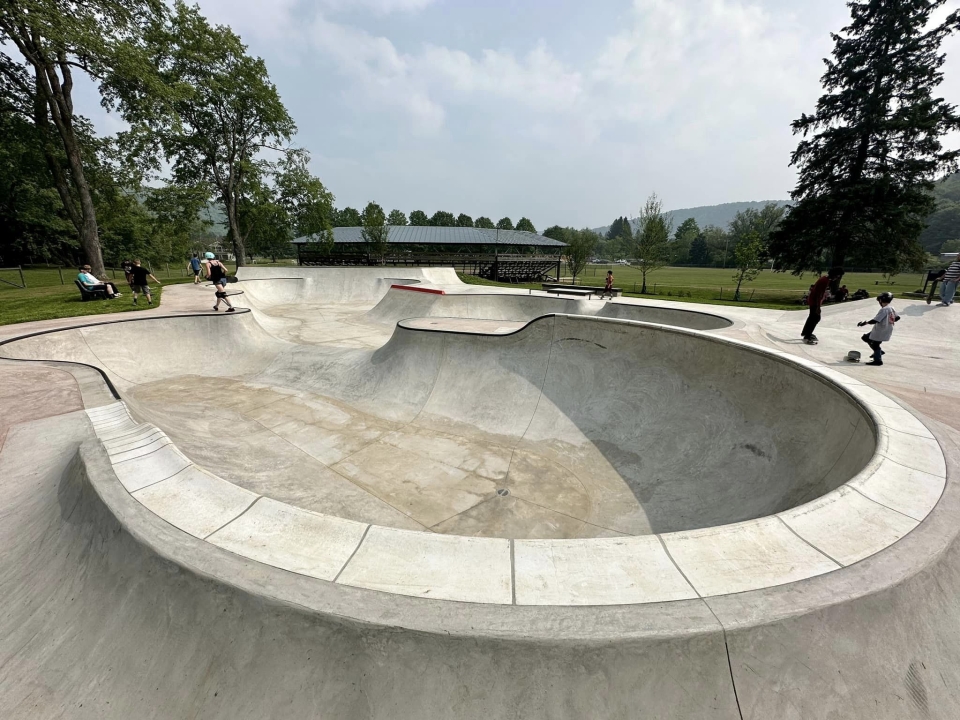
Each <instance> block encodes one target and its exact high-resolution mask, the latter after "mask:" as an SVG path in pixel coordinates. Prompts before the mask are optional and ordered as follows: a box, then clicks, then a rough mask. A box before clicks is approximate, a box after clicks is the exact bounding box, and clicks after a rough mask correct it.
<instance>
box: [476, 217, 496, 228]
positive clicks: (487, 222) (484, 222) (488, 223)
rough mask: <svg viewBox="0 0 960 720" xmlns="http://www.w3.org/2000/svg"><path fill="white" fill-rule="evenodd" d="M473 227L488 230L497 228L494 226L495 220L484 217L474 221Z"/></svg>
mask: <svg viewBox="0 0 960 720" xmlns="http://www.w3.org/2000/svg"><path fill="white" fill-rule="evenodd" d="M473 226H474V227H478V228H486V229H487V230H493V229H494V228H496V227H497V226H496V225H494V224H493V220H491V219H490V218H488V217H484V216H483V215H481V216H480V217H478V218H477V219H476V220H474V221H473Z"/></svg>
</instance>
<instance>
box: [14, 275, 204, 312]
mask: <svg viewBox="0 0 960 720" xmlns="http://www.w3.org/2000/svg"><path fill="white" fill-rule="evenodd" d="M153 274H154V275H155V276H156V277H157V279H158V280H160V282H162V283H163V286H166V285H176V284H179V283H187V282H193V274H192V273H189V274H188V273H187V271H186V265H185V264H184V268H183V269H180V268H170V269H167V268H166V267H163V268H157V269H155V270H154V271H153ZM107 275H109V276H110V279H111V280H113V282H114V283H115V284H116V286H117V289H118V290H119V291H120V292H121V293H122V294H123V297H121V298H118V299H116V300H89V301H87V302H83V301H81V300H80V291H79V290H77V286H76V285H74V284H73V281H74V279H75V278H76V277H77V271H76V270H74V269H72V268H71V269H69V270H68V269H66V268H64V269H63V271H62V278H63V284H61V282H60V279H61V272H58V271H57V268H55V267H54V268H31V269H29V270H24V271H23V279H24V281H25V283H26V285H27V287H26V288H18V287H13V286H12V285H9V284H8V283H9V282H14V283H19V282H20V274H19V273H18V272H17V271H15V270H14V271H10V270H2V271H0V280H6V281H7V282H0V325H11V324H13V323H23V322H32V321H34V320H52V319H55V318H65V317H76V316H81V315H106V314H109V313H120V312H122V313H130V312H140V311H142V310H146V309H148V308H150V307H151V306H150V305H147V302H146V300H144V299H143V297H141V298H140V304H139V305H134V304H133V297H132V294H131V293H130V288H129V287H127V284H126V282H124V279H123V272H122V271H121V270H108V271H107ZM163 286H159V285H156V284H155V283H153V284H151V288H152V289H153V293H152V294H153V307H156V306H157V305H159V304H160V302H161V298H162V296H163Z"/></svg>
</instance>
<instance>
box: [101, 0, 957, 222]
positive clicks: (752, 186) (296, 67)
mask: <svg viewBox="0 0 960 720" xmlns="http://www.w3.org/2000/svg"><path fill="white" fill-rule="evenodd" d="M199 5H200V7H201V10H202V11H203V12H204V14H205V15H207V17H208V18H210V20H211V21H213V22H216V23H221V24H227V25H230V26H231V27H232V28H233V29H234V30H235V31H236V32H237V33H238V34H239V35H240V36H241V38H242V39H243V41H244V42H245V43H246V44H247V45H248V46H249V51H250V52H251V53H252V54H254V55H258V56H260V57H262V58H264V60H265V61H266V63H267V67H268V69H269V72H270V75H271V78H272V80H273V81H274V83H275V84H276V85H277V87H278V89H279V91H280V95H281V97H282V99H283V101H284V103H285V104H286V106H287V109H288V110H289V111H290V113H291V115H292V116H293V118H294V120H295V121H296V123H297V127H298V134H297V136H296V138H295V143H296V144H297V145H298V146H300V147H304V148H306V149H307V150H309V151H310V153H311V158H312V160H311V167H312V170H313V172H314V173H315V174H316V175H317V176H319V177H320V179H321V180H322V181H323V182H324V184H325V185H326V186H327V187H328V188H329V189H330V190H331V191H332V192H333V193H334V194H335V195H336V198H337V206H338V207H344V206H346V205H350V206H353V207H357V208H362V207H363V206H364V205H365V204H366V203H367V202H369V201H371V200H373V201H376V202H378V203H380V204H381V205H382V206H383V207H384V208H385V209H386V210H388V211H389V210H390V209H392V208H399V209H401V210H403V211H404V212H406V213H408V214H409V213H410V211H412V210H416V209H420V210H424V211H425V212H426V213H427V214H428V215H429V214H432V213H433V212H434V211H435V210H439V209H443V210H448V211H451V212H453V213H455V214H456V213H460V212H465V213H467V214H469V215H471V216H473V217H477V216H479V215H486V216H488V217H491V218H493V219H494V220H495V221H496V220H497V219H499V218H500V217H502V216H505V215H506V216H509V217H510V218H512V219H513V221H514V222H516V221H517V220H518V219H519V218H520V217H521V216H527V217H529V218H530V219H531V220H532V221H533V223H534V224H535V225H536V227H537V228H538V229H541V230H542V229H544V228H546V227H548V226H550V225H553V224H560V225H572V226H576V227H583V226H587V227H595V226H598V225H606V224H608V223H609V222H610V221H612V220H613V219H614V218H615V217H617V216H619V215H629V216H635V215H636V214H637V213H638V211H639V209H640V207H641V205H642V204H643V201H644V200H645V198H646V197H647V196H648V195H650V194H651V193H653V192H656V193H657V194H658V195H659V196H660V198H661V199H662V200H663V202H664V206H665V207H666V208H668V209H676V208H684V207H693V206H698V205H713V204H718V203H723V202H736V201H745V200H774V199H785V198H786V197H787V196H788V193H789V192H790V190H791V189H792V188H793V185H794V182H795V179H796V173H795V169H794V168H791V167H790V166H789V160H790V153H791V151H792V150H793V148H794V146H795V145H796V138H795V137H794V136H793V135H792V133H791V129H790V123H791V121H792V120H794V119H796V118H797V117H799V116H800V114H801V113H803V112H808V113H809V112H811V111H812V110H813V109H814V106H815V103H816V100H817V97H818V96H819V95H820V93H821V88H820V84H819V78H820V76H821V75H822V73H823V63H822V59H823V58H824V57H826V56H827V55H829V53H830V50H831V48H832V46H833V42H832V40H831V38H830V33H831V32H834V31H838V30H839V29H840V28H842V27H843V26H844V25H845V24H846V22H847V20H848V13H847V8H846V6H845V4H844V3H843V2H842V1H841V0H805V1H804V2H803V3H798V2H795V1H794V0H632V1H631V0H593V1H592V2H590V3H585V2H582V1H578V0H526V1H525V2H520V1H519V0H484V1H483V2H480V1H479V0H473V1H468V0H273V1H272V2H270V3H266V2H262V0H199ZM949 5H951V6H953V7H956V6H957V2H951V3H950V4H949ZM945 50H947V52H948V62H947V65H946V68H945V72H946V80H945V82H944V84H943V85H942V86H941V90H942V94H943V96H944V97H946V98H947V99H948V100H950V101H951V102H955V103H960V39H957V38H953V39H951V40H949V41H948V43H947V44H946V45H945ZM953 56H956V59H953ZM89 114H90V115H92V116H93V117H94V120H95V122H97V125H98V127H101V131H102V132H110V131H111V130H113V129H116V128H115V127H113V126H115V125H118V121H117V120H116V119H115V118H104V117H97V116H98V115H101V116H102V111H99V110H98V108H96V106H95V105H94V104H93V103H91V107H90V112H89ZM951 140H952V141H960V139H958V138H951ZM954 144H955V143H954Z"/></svg>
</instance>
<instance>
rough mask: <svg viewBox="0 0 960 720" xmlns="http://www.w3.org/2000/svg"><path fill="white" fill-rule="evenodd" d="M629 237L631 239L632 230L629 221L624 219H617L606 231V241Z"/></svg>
mask: <svg viewBox="0 0 960 720" xmlns="http://www.w3.org/2000/svg"><path fill="white" fill-rule="evenodd" d="M622 237H629V238H630V239H631V240H632V239H633V228H632V227H631V226H630V220H628V219H627V218H626V217H622V216H621V217H618V218H617V219H616V220H614V221H613V223H612V224H611V225H610V227H609V228H608V229H607V240H613V239H614V238H622Z"/></svg>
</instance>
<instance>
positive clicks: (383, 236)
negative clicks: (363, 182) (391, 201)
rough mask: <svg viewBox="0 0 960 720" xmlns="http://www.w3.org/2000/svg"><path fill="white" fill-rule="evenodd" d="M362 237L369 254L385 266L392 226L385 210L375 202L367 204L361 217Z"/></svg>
mask: <svg viewBox="0 0 960 720" xmlns="http://www.w3.org/2000/svg"><path fill="white" fill-rule="evenodd" d="M361 222H362V225H361V228H362V229H361V230H360V235H361V237H363V241H364V242H365V243H367V252H368V253H370V255H371V256H373V257H374V258H376V261H377V264H378V265H382V264H383V256H384V255H386V253H387V241H388V240H389V237H390V226H389V225H387V216H386V215H385V214H384V212H383V208H382V207H380V206H379V205H377V203H375V202H370V203H367V206H366V207H365V208H364V209H363V215H361Z"/></svg>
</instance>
